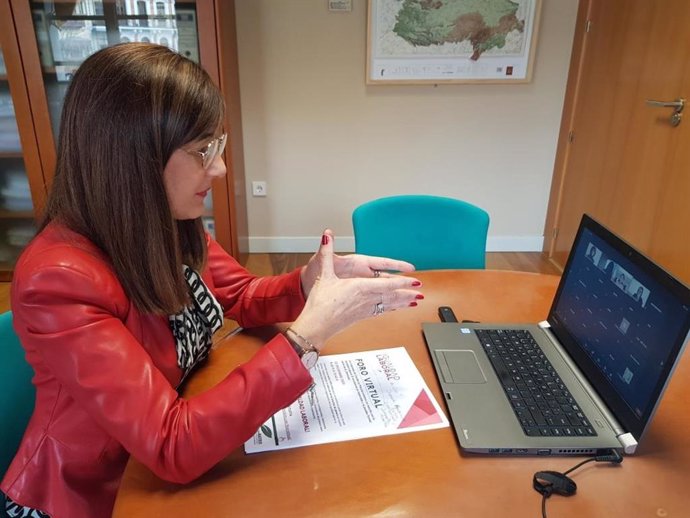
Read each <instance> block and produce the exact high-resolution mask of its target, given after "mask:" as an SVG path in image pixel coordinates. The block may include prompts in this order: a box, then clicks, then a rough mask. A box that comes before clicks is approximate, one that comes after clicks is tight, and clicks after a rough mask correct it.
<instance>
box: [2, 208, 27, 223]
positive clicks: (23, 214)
mask: <svg viewBox="0 0 690 518" xmlns="http://www.w3.org/2000/svg"><path fill="white" fill-rule="evenodd" d="M34 217H35V215H34V213H33V211H30V210H4V209H2V208H0V220H3V219H34Z"/></svg>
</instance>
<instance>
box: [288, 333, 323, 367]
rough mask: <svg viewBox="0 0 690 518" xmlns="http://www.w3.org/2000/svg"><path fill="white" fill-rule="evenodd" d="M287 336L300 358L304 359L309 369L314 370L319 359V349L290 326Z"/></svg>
mask: <svg viewBox="0 0 690 518" xmlns="http://www.w3.org/2000/svg"><path fill="white" fill-rule="evenodd" d="M290 335H292V336H290ZM285 336H286V337H287V339H288V342H290V345H291V346H292V348H293V349H294V350H295V352H296V353H297V355H298V356H299V357H300V360H302V364H303V365H304V366H305V367H306V368H307V370H312V369H313V368H314V366H315V365H316V362H317V361H318V359H319V350H318V349H317V348H316V347H315V346H314V344H312V343H311V342H310V341H309V340H307V339H306V338H304V337H303V336H302V335H301V334H299V333H298V332H296V331H295V330H294V329H292V328H290V327H288V329H287V331H285Z"/></svg>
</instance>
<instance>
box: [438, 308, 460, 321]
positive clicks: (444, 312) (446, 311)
mask: <svg viewBox="0 0 690 518" xmlns="http://www.w3.org/2000/svg"><path fill="white" fill-rule="evenodd" d="M438 316H439V318H440V319H441V322H457V321H458V319H457V318H456V317H455V313H453V310H452V309H451V308H450V306H441V307H439V308H438Z"/></svg>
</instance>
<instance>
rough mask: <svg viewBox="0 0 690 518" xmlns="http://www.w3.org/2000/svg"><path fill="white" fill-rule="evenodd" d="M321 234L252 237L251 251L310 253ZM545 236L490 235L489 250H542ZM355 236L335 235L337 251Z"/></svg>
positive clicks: (350, 243)
mask: <svg viewBox="0 0 690 518" xmlns="http://www.w3.org/2000/svg"><path fill="white" fill-rule="evenodd" d="M320 241H321V236H314V237H250V238H249V253H252V254H266V253H268V254H271V253H274V254H304V253H306V254H309V253H312V252H315V251H316V250H317V249H318V247H319V242H320ZM543 245H544V236H489V237H488V239H487V242H486V251H487V252H541V251H542V246H543ZM354 249H355V238H354V236H340V237H339V236H335V251H336V252H339V253H347V252H352V251H353V250H354Z"/></svg>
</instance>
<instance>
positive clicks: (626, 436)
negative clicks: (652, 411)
mask: <svg viewBox="0 0 690 518" xmlns="http://www.w3.org/2000/svg"><path fill="white" fill-rule="evenodd" d="M618 440H619V441H620V442H621V446H623V451H624V452H625V453H627V454H628V455H632V454H633V453H635V450H636V449H637V441H636V440H635V438H634V437H633V435H632V434H631V433H623V434H620V435H619V436H618Z"/></svg>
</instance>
